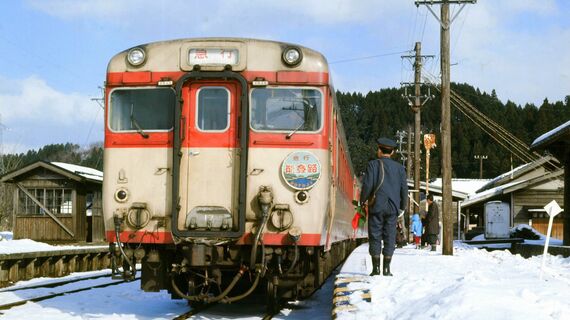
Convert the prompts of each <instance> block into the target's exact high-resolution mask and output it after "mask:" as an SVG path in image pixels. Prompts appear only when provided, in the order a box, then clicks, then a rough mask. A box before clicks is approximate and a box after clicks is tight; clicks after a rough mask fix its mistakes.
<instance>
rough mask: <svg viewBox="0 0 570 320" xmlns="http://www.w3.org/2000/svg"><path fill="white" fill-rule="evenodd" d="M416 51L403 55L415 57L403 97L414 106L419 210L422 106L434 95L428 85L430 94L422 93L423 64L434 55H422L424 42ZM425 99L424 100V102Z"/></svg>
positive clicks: (416, 187)
mask: <svg viewBox="0 0 570 320" xmlns="http://www.w3.org/2000/svg"><path fill="white" fill-rule="evenodd" d="M414 51H415V52H416V54H415V55H414V56H402V58H414V82H413V83H402V85H406V87H404V90H405V91H404V95H403V97H404V98H406V99H408V104H409V105H410V106H411V107H412V111H413V112H414V190H417V192H415V193H414V201H415V206H414V209H413V210H414V211H413V212H419V209H420V208H419V203H420V162H421V157H420V138H421V137H420V136H421V133H420V129H421V123H420V120H421V107H422V106H423V105H424V104H425V103H426V102H427V101H428V100H429V99H431V98H433V96H432V95H431V94H430V91H429V87H428V94H427V95H422V94H421V85H422V82H421V79H422V65H423V59H424V58H433V56H422V54H421V52H422V44H421V42H416V45H415V48H414ZM409 85H413V86H414V95H408V87H407V86H409ZM422 100H423V102H422Z"/></svg>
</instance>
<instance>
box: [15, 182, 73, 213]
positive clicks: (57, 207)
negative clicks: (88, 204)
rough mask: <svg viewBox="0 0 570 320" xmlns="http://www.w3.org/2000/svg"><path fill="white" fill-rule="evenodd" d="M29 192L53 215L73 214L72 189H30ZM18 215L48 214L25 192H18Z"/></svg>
mask: <svg viewBox="0 0 570 320" xmlns="http://www.w3.org/2000/svg"><path fill="white" fill-rule="evenodd" d="M28 192H29V193H31V194H32V195H33V196H34V197H35V198H36V199H37V200H38V201H39V202H40V203H41V204H42V205H43V206H44V207H46V208H47V209H49V210H50V211H51V213H53V214H61V215H71V214H72V213H73V201H72V198H71V193H72V190H71V189H61V188H36V189H28ZM18 215H46V212H45V210H44V209H42V208H41V207H40V206H39V205H37V204H36V203H35V202H34V201H33V200H32V199H30V197H28V196H27V195H26V194H25V193H24V192H22V191H18Z"/></svg>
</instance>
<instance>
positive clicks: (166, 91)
mask: <svg viewBox="0 0 570 320" xmlns="http://www.w3.org/2000/svg"><path fill="white" fill-rule="evenodd" d="M332 94H333V93H332V92H331V91H330V87H329V79H328V69H327V65H326V61H325V59H324V58H323V57H322V55H320V54H319V53H317V52H315V51H312V50H310V49H306V48H302V47H298V46H291V45H288V44H283V43H278V42H272V41H258V40H248V39H194V40H176V41H169V42H158V43H152V44H147V45H143V46H138V47H135V48H132V49H130V50H127V51H124V52H122V53H120V54H118V55H117V56H115V57H114V58H113V59H112V60H111V62H110V63H109V67H108V73H107V82H106V117H105V119H106V126H105V157H104V158H105V159H104V172H105V179H104V190H103V192H104V214H105V223H106V230H107V239H108V241H109V242H110V243H111V250H112V251H113V253H114V254H113V256H114V257H115V259H114V260H115V261H114V264H115V265H114V266H115V270H116V272H117V273H119V274H121V276H122V277H125V278H130V279H133V278H134V277H135V274H136V273H137V271H136V265H137V264H139V263H140V264H141V266H142V282H141V286H142V288H143V289H144V290H145V291H159V290H162V289H166V290H168V291H169V292H171V293H172V294H173V296H175V297H178V298H180V297H182V298H186V299H188V300H189V301H190V302H191V303H210V302H233V301H236V300H239V299H241V298H243V297H245V296H247V295H248V294H249V293H251V291H253V290H254V289H255V288H256V287H260V286H262V287H264V288H265V289H266V290H267V291H268V293H269V294H268V297H269V298H270V301H271V302H272V303H275V301H276V300H277V299H278V298H280V297H288V298H292V297H298V296H301V297H302V296H306V295H308V294H309V293H310V292H312V291H313V290H314V289H315V288H316V287H318V285H320V283H322V282H323V281H324V278H325V277H326V275H327V274H328V272H330V271H331V270H332V267H333V265H334V264H335V263H334V262H333V259H332V258H331V255H335V256H336V255H339V257H336V258H337V260H338V259H341V257H340V256H341V255H344V253H342V252H341V251H346V250H344V249H345V248H344V247H343V248H340V249H334V248H333V246H332V243H333V242H334V241H333V240H334V237H338V239H348V237H349V235H350V232H351V230H350V222H349V219H346V217H347V215H348V214H349V213H347V212H348V211H350V209H348V210H347V208H348V207H349V206H348V205H346V204H347V203H349V202H350V200H351V199H344V200H343V201H340V202H339V201H338V200H336V201H335V199H339V197H338V195H336V194H335V188H334V187H333V182H332V175H333V174H334V171H335V170H337V171H338V168H336V169H335V166H334V165H333V158H334V157H335V152H333V146H334V145H335V142H336V141H337V139H336V136H335V135H334V134H332V133H331V132H332V130H331V128H332V127H334V123H333V120H332V119H333V117H332V112H333V111H332ZM337 153H338V151H337ZM336 156H338V155H336ZM351 188H352V185H350V186H348V187H347V188H346V189H350V190H352V189H351ZM348 197H352V195H350V196H346V197H345V198H348ZM339 204H340V205H339ZM339 206H340V207H342V208H343V210H344V212H343V213H337V210H336V209H338V208H337V207H339ZM343 215H344V216H343ZM339 217H341V218H342V219H340V218H339ZM335 221H336V222H335ZM339 221H341V223H339ZM342 221H344V222H342ZM334 230H337V231H338V232H336V233H334V234H333V231H334ZM246 274H248V275H249V276H246V277H244V275H246ZM227 275H229V276H227ZM244 286H245V289H243V287H244Z"/></svg>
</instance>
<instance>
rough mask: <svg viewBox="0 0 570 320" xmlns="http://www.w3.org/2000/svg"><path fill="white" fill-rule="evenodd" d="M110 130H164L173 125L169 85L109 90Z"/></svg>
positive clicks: (172, 106)
mask: <svg viewBox="0 0 570 320" xmlns="http://www.w3.org/2000/svg"><path fill="white" fill-rule="evenodd" d="M110 104H111V107H110V112H109V114H110V115H109V126H110V128H111V130H113V131H128V132H133V131H134V132H139V133H141V134H143V135H146V132H147V131H168V130H171V129H172V127H173V118H174V106H175V93H174V90H172V89H170V88H143V89H117V90H114V91H113V92H111V99H110Z"/></svg>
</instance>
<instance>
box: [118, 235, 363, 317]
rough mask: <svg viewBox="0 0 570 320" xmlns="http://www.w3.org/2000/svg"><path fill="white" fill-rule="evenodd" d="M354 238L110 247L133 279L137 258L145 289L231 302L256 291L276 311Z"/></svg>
mask: <svg viewBox="0 0 570 320" xmlns="http://www.w3.org/2000/svg"><path fill="white" fill-rule="evenodd" d="M358 242H359V241H358V240H345V241H342V242H336V243H334V244H333V245H332V246H331V249H330V250H328V251H325V250H324V247H322V246H318V247H314V246H263V245H261V246H257V247H253V248H252V246H246V245H239V246H238V245H232V244H229V243H227V244H221V245H211V244H205V243H181V244H178V245H168V246H167V245H160V246H159V245H140V244H136V245H134V244H133V245H132V246H131V245H129V244H123V248H122V249H123V250H119V248H117V247H116V246H112V248H111V250H112V252H113V253H114V254H113V257H114V259H113V260H115V261H114V262H112V265H113V266H114V273H115V274H116V276H121V277H123V278H125V277H126V278H129V277H131V278H132V279H134V275H135V273H136V272H135V271H134V269H133V267H134V265H135V264H141V266H142V269H141V273H142V275H141V289H143V290H144V291H146V292H158V291H161V290H168V292H169V293H170V294H171V295H172V298H174V299H187V300H188V302H189V304H190V305H192V306H199V305H204V304H209V303H232V302H236V301H239V300H241V299H243V298H245V297H247V296H249V295H250V294H252V293H253V292H258V293H260V292H261V293H263V294H264V295H265V297H266V299H267V307H268V310H269V311H270V312H276V311H277V310H278V309H279V308H280V306H281V305H282V303H283V302H285V301H291V300H298V299H301V300H302V299H305V298H307V297H309V296H310V295H311V294H312V293H313V292H314V291H315V290H316V289H318V288H319V287H320V286H321V285H322V284H323V283H324V281H325V280H326V279H327V277H328V276H329V275H330V274H331V272H332V271H333V270H334V269H335V268H336V267H337V266H338V265H339V264H340V263H341V262H342V261H344V259H345V258H346V257H347V256H348V255H349V254H350V252H351V251H352V250H353V249H354V248H355V247H356V246H357V245H358V244H359V243H358ZM252 250H255V251H256V252H253V251H252ZM252 253H253V254H252ZM123 257H125V258H123ZM127 258H128V259H130V261H127ZM119 265H122V267H123V268H122V270H121V271H119V268H117V266H119Z"/></svg>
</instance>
